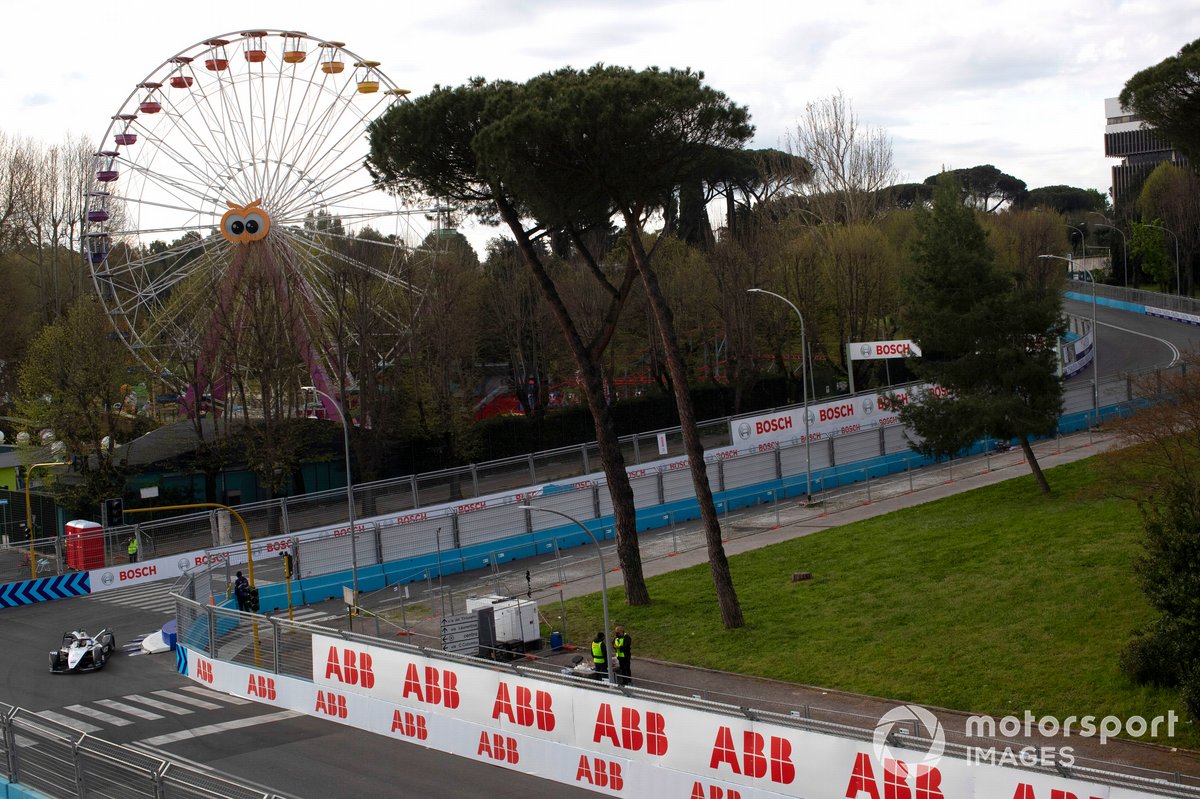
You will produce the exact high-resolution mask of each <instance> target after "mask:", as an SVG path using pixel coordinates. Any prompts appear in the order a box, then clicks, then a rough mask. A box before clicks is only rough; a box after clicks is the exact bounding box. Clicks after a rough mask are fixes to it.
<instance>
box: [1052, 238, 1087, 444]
mask: <svg viewBox="0 0 1200 799" xmlns="http://www.w3.org/2000/svg"><path fill="white" fill-rule="evenodd" d="M1038 258H1046V259H1050V258H1053V259H1055V260H1057V261H1066V262H1067V263H1068V264H1070V267H1071V271H1072V274H1075V272H1074V266H1075V262H1074V261H1073V260H1071V259H1070V258H1064V257H1062V256H1061V255H1039V256H1038ZM1083 272H1084V274H1086V275H1087V276H1088V280H1090V281H1092V413H1093V414H1094V415H1095V417H1096V426H1097V427H1099V426H1100V331H1099V329H1098V328H1097V327H1096V278H1095V276H1094V275H1093V274H1092V273H1091V272H1090V271H1088V270H1087V269H1084V270H1083Z"/></svg>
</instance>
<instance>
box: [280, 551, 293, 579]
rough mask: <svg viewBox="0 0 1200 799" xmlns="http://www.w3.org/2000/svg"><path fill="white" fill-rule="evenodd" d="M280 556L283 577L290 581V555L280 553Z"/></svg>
mask: <svg viewBox="0 0 1200 799" xmlns="http://www.w3.org/2000/svg"><path fill="white" fill-rule="evenodd" d="M280 556H281V557H282V558H283V576H284V577H286V578H287V579H289V580H290V579H291V578H292V554H291V553H290V552H282V553H280Z"/></svg>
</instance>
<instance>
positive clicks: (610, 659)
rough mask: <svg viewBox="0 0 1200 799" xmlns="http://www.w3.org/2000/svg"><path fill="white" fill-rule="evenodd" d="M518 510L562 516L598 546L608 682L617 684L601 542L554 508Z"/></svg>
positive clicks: (581, 525) (527, 507) (578, 523)
mask: <svg viewBox="0 0 1200 799" xmlns="http://www.w3.org/2000/svg"><path fill="white" fill-rule="evenodd" d="M517 507H518V508H520V509H521V510H525V511H532V510H536V511H541V512H542V513H553V514H554V515H555V516H561V517H563V518H564V519H567V520H568V521H572V522H575V524H576V525H578V526H579V529H580V530H583V531H584V532H585V533H587V536H588V538H590V539H592V543H593V544H595V545H596V557H597V558H598V559H599V560H600V602H601V605H602V606H603V608H604V651H605V653H606V654H607V655H608V658H607V660H606V661H605V662H606V663H607V664H608V681H609V682H610V683H616V680H614V679H613V657H614V655H613V653H612V652H609V647H610V646H612V630H611V629H610V628H609V626H608V574H607V571H606V570H605V568H604V553H603V552H602V551H601V550H600V542H599V541H597V540H596V536H595V534H594V533H593V532H592V531H591V530H589V529H588V526H587V525H586V524H584V523H583V522H581V521H579V520H578V519H576V518H575V517H574V516H572V515H570V514H568V513H563V512H562V511H560V510H554V509H553V508H535V507H534V506H532V505H518V506H517Z"/></svg>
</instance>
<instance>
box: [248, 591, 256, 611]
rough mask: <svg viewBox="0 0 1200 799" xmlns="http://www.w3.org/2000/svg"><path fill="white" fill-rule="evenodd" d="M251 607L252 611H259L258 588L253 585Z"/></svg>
mask: <svg viewBox="0 0 1200 799" xmlns="http://www.w3.org/2000/svg"><path fill="white" fill-rule="evenodd" d="M248 604H249V608H250V612H251V613H258V589H257V588H255V587H253V586H251V588H250V602H249V603H248Z"/></svg>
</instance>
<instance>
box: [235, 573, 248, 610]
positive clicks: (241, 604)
mask: <svg viewBox="0 0 1200 799" xmlns="http://www.w3.org/2000/svg"><path fill="white" fill-rule="evenodd" d="M233 595H234V597H235V598H237V606H238V610H242V611H246V610H249V609H250V581H249V580H247V579H246V578H245V577H243V576H242V573H241V572H238V573H237V577H236V578H235V579H234V581H233Z"/></svg>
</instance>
